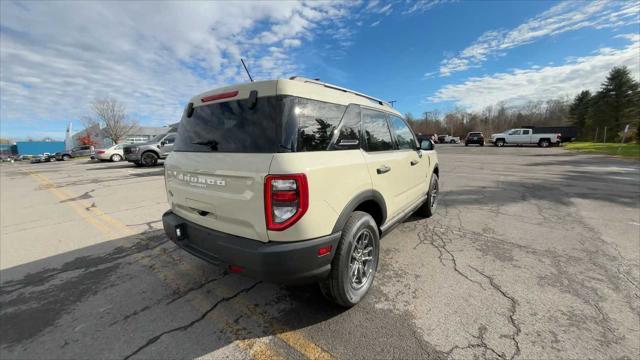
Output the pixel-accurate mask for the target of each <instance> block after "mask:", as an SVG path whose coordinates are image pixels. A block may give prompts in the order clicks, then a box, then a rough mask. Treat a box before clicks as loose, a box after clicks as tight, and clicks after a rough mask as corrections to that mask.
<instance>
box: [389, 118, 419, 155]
mask: <svg viewBox="0 0 640 360" xmlns="http://www.w3.org/2000/svg"><path fill="white" fill-rule="evenodd" d="M390 120H391V121H390V123H391V128H393V133H394V134H395V136H396V143H397V144H398V149H401V150H404V149H410V150H415V149H416V141H415V140H414V138H413V133H412V132H411V130H410V129H409V127H408V126H407V124H406V123H405V122H404V120H402V119H400V118H399V117H397V116H391V118H390Z"/></svg>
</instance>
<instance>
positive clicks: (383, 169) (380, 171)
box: [376, 165, 391, 175]
mask: <svg viewBox="0 0 640 360" xmlns="http://www.w3.org/2000/svg"><path fill="white" fill-rule="evenodd" d="M389 171H391V166H388V165H382V166H380V167H379V168H377V169H376V172H377V173H378V175H380V174H384V173H387V172H389Z"/></svg>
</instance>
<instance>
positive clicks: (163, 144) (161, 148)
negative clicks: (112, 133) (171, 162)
mask: <svg viewBox="0 0 640 360" xmlns="http://www.w3.org/2000/svg"><path fill="white" fill-rule="evenodd" d="M175 140H176V128H170V129H169V131H167V132H166V133H164V134H160V135H158V136H156V137H154V138H153V139H151V141H149V142H146V143H142V144H129V145H125V146H124V147H123V148H122V151H123V153H124V157H125V159H127V161H128V162H132V163H134V164H136V166H155V165H157V164H158V160H160V159H166V158H167V156H169V153H171V151H173V143H174V142H175Z"/></svg>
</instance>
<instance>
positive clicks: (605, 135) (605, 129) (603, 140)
mask: <svg viewBox="0 0 640 360" xmlns="http://www.w3.org/2000/svg"><path fill="white" fill-rule="evenodd" d="M602 142H603V143H606V142H607V127H606V126H605V127H604V137H603V138H602Z"/></svg>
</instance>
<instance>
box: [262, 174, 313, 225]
mask: <svg viewBox="0 0 640 360" xmlns="http://www.w3.org/2000/svg"><path fill="white" fill-rule="evenodd" d="M308 208H309V186H308V184H307V177H306V176H305V175H304V174H291V175H267V177H266V178H265V182H264V212H265V219H266V222H267V230H272V231H282V230H284V229H287V228H289V227H290V226H291V225H293V224H295V223H296V222H297V221H298V220H300V218H301V217H302V215H304V213H305V212H306V211H307V209H308Z"/></svg>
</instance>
